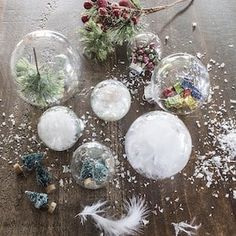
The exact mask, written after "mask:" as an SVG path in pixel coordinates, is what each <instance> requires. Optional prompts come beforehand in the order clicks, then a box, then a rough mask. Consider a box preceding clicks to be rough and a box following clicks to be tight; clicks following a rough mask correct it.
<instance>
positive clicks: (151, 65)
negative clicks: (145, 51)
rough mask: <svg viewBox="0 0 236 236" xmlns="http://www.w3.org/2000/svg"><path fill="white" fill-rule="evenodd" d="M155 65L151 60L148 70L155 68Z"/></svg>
mask: <svg viewBox="0 0 236 236" xmlns="http://www.w3.org/2000/svg"><path fill="white" fill-rule="evenodd" d="M154 67H155V65H154V64H153V63H152V62H149V63H148V65H147V68H148V70H154Z"/></svg>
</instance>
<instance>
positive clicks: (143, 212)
mask: <svg viewBox="0 0 236 236" xmlns="http://www.w3.org/2000/svg"><path fill="white" fill-rule="evenodd" d="M105 204H106V202H98V203H95V204H93V205H91V206H86V207H85V208H84V210H83V211H82V212H81V213H79V214H78V215H77V216H79V217H80V218H81V223H82V224H83V223H84V222H85V221H86V220H87V217H88V216H90V217H91V218H93V220H94V221H95V222H96V225H97V226H98V228H99V229H100V230H103V231H104V234H105V235H106V236H121V235H123V236H124V235H135V234H137V233H139V232H140V231H141V229H142V227H143V223H142V222H143V221H144V220H145V219H146V218H147V216H148V212H149V211H148V209H147V206H146V204H145V201H144V199H141V198H135V197H133V198H132V199H130V200H129V201H127V202H125V205H124V207H125V210H126V211H127V215H126V216H123V217H122V218H121V219H119V220H113V219H109V218H105V217H103V216H100V215H99V214H100V213H103V212H104V211H105V210H104V209H101V208H102V207H104V205H105Z"/></svg>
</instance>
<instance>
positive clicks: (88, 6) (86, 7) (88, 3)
mask: <svg viewBox="0 0 236 236" xmlns="http://www.w3.org/2000/svg"><path fill="white" fill-rule="evenodd" d="M92 7H93V3H92V2H89V1H86V2H84V8H85V9H91V8H92Z"/></svg>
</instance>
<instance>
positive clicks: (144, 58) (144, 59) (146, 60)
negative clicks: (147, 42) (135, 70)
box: [143, 56, 149, 64]
mask: <svg viewBox="0 0 236 236" xmlns="http://www.w3.org/2000/svg"><path fill="white" fill-rule="evenodd" d="M143 62H144V63H145V64H147V63H148V62H149V58H148V57H147V56H144V57H143Z"/></svg>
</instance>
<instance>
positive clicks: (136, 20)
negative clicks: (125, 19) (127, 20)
mask: <svg viewBox="0 0 236 236" xmlns="http://www.w3.org/2000/svg"><path fill="white" fill-rule="evenodd" d="M131 20H132V21H133V23H134V25H137V24H138V18H137V17H132V18H131Z"/></svg>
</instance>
